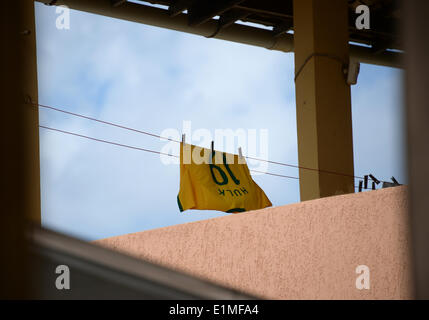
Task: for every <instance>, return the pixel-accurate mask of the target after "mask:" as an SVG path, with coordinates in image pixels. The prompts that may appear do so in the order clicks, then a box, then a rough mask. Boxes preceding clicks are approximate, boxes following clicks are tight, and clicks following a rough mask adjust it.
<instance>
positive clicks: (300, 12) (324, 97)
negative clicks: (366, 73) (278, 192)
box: [293, 0, 354, 201]
mask: <svg viewBox="0 0 429 320" xmlns="http://www.w3.org/2000/svg"><path fill="white" fill-rule="evenodd" d="M293 11H294V12H293V15H294V47H295V77H296V80H295V86H296V89H295V90H296V114H297V130H298V159H299V165H300V166H301V167H307V168H314V169H318V170H320V171H314V170H306V169H300V172H299V176H300V194H301V201H304V200H310V199H315V198H320V197H327V196H332V195H337V194H344V193H351V192H354V179H353V174H354V170H353V137H352V116H351V96H350V86H349V85H347V83H346V80H345V75H344V67H345V66H346V65H347V63H348V60H349V45H348V39H349V35H348V13H347V1H346V0H329V1H325V0H294V2H293ZM331 172H337V173H340V174H332V173H331Z"/></svg>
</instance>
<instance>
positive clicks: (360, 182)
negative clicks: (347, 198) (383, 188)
mask: <svg viewBox="0 0 429 320" xmlns="http://www.w3.org/2000/svg"><path fill="white" fill-rule="evenodd" d="M362 183H363V182H362V180H359V192H362Z"/></svg>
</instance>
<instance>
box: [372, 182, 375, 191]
mask: <svg viewBox="0 0 429 320" xmlns="http://www.w3.org/2000/svg"><path fill="white" fill-rule="evenodd" d="M372 190H375V182H374V181H373V182H372Z"/></svg>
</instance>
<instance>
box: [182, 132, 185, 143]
mask: <svg viewBox="0 0 429 320" xmlns="http://www.w3.org/2000/svg"><path fill="white" fill-rule="evenodd" d="M185 142H186V134H182V143H183V144H185Z"/></svg>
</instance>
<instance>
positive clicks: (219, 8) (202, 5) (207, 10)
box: [188, 0, 244, 26]
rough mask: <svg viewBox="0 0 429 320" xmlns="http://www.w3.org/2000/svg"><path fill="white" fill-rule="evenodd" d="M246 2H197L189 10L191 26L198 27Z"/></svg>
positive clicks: (236, 0)
mask: <svg viewBox="0 0 429 320" xmlns="http://www.w3.org/2000/svg"><path fill="white" fill-rule="evenodd" d="M243 1H244V0H218V1H196V2H194V3H193V5H192V6H191V7H190V8H189V10H188V12H189V25H190V26H198V25H200V24H202V23H204V22H207V21H209V20H210V19H212V18H213V17H215V16H217V15H220V14H222V13H224V12H225V11H227V10H229V9H232V8H233V7H234V6H235V5H237V4H239V3H241V2H243Z"/></svg>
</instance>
